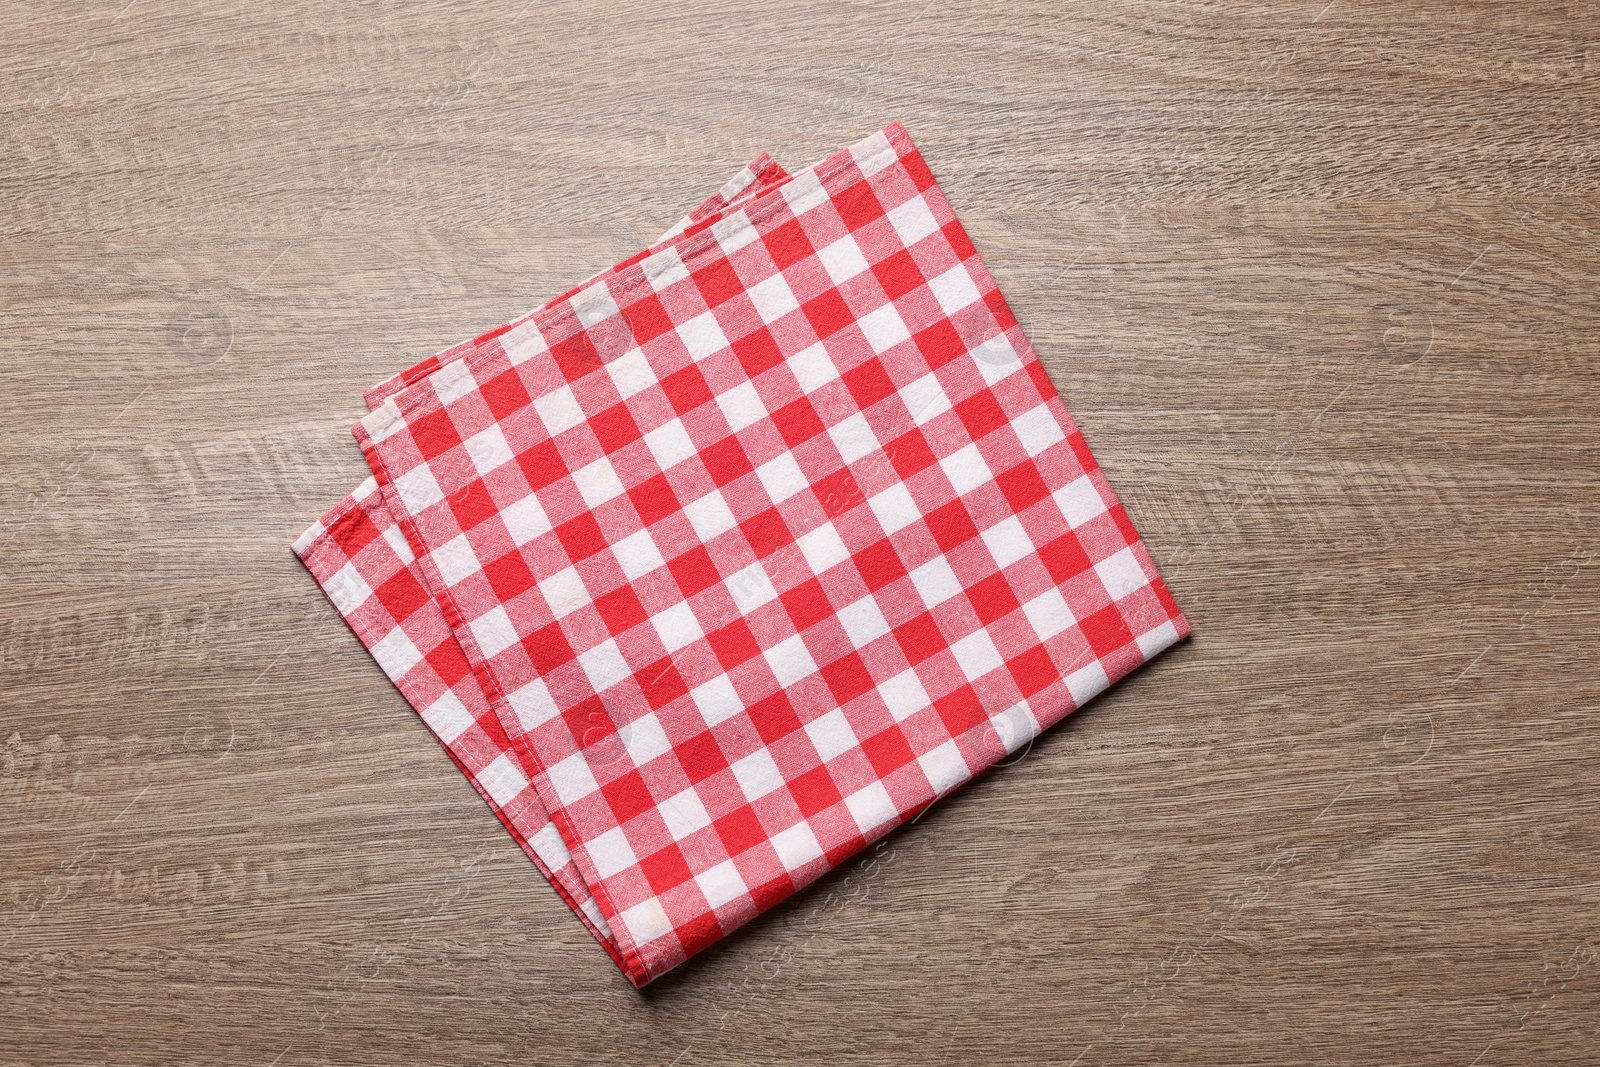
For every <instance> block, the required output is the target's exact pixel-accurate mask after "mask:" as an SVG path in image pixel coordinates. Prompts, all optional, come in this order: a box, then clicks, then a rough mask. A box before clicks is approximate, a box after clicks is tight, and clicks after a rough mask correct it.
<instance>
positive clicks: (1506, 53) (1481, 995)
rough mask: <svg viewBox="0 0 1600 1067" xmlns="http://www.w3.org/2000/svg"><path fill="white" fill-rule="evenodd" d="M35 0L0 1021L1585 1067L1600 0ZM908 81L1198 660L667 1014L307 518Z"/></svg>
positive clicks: (738, 947) (750, 944) (683, 1060)
mask: <svg viewBox="0 0 1600 1067" xmlns="http://www.w3.org/2000/svg"><path fill="white" fill-rule="evenodd" d="M5 9H6V14H5V20H4V22H5V26H6V36H7V38H8V47H7V48H6V49H4V50H3V52H0V105H3V107H4V109H5V113H6V118H5V121H4V124H3V136H0V204H3V207H4V213H3V217H0V226H3V228H4V243H3V245H0V257H3V265H4V270H3V272H0V359H3V360H4V383H5V388H4V390H3V391H0V453H3V455H4V478H3V479H0V515H3V518H4V526H3V528H0V575H3V579H4V581H3V583H0V739H3V740H4V746H5V747H4V757H3V759H4V762H3V765H0V771H3V777H0V820H3V824H4V827H5V830H4V833H3V834H0V1062H4V1063H17V1064H44V1063H80V1062H115V1063H129V1064H142V1063H152V1064H156V1063H160V1064H166V1063H200V1062H226V1063H230V1064H250V1063H259V1064H263V1065H265V1064H277V1065H281V1067H291V1065H294V1064H302V1063H324V1062H329V1063H331V1062H345V1063H348V1062H362V1063H372V1062H384V1063H397V1064H398V1063H429V1064H433V1063H445V1062H457V1061H461V1062H466V1061H471V1062H485V1063H487V1062H497V1063H498V1062H516V1063H539V1064H545V1063H549V1064H567V1063H573V1064H576V1063H592V1062H627V1063H641V1064H647V1063H660V1064H679V1065H689V1064H716V1063H729V1064H743V1063H749V1062H801V1061H809V1060H814V1059H826V1060H827V1061H828V1062H837V1063H873V1064H884V1063H905V1064H924V1063H926V1064H939V1063H944V1064H958V1063H970V1062H985V1063H988V1062H996V1063H1011V1062H1014V1063H1037V1062H1057V1063H1063V1064H1067V1063H1075V1064H1081V1065H1084V1067H1088V1065H1092V1064H1147V1063H1195V1064H1215V1063H1263V1064H1264V1063H1301V1062H1304V1063H1311V1062H1316V1063H1334V1064H1370V1063H1379V1062H1396V1063H1414V1064H1441V1065H1445V1064H1458V1065H1462V1067H1465V1065H1467V1064H1477V1065H1479V1067H1498V1065H1503V1064H1516V1063H1526V1064H1548V1063H1575V1062H1591V1063H1593V1062H1600V1053H1597V1052H1596V1049H1597V1048H1600V1044H1597V1040H1596V1029H1597V1019H1600V1016H1597V1011H1600V929H1597V925H1596V918H1597V909H1596V905H1597V903H1600V871H1597V861H1600V831H1597V827H1596V822H1595V818H1594V811H1595V805H1596V802H1597V800H1600V722H1597V719H1596V715H1595V711H1596V707H1597V704H1600V676H1597V673H1596V670H1595V650H1596V637H1597V629H1600V611H1597V608H1596V596H1595V594H1596V589H1597V582H1596V578H1597V575H1600V565H1597V564H1600V560H1597V553H1600V535H1597V532H1596V518H1597V515H1600V459H1597V455H1596V447H1595V438H1596V425H1597V418H1600V400H1597V397H1596V386H1597V384H1600V305H1597V301H1600V297H1597V287H1596V281H1597V278H1600V248H1597V245H1596V240H1595V231H1596V229H1597V228H1600V199H1597V196H1600V176H1597V174H1596V170H1595V162H1596V160H1595V155H1596V150H1597V147H1600V138H1597V133H1600V131H1597V124H1600V106H1597V104H1600V93H1597V90H1600V52H1597V50H1596V43H1595V42H1596V37H1597V33H1600V9H1597V8H1596V7H1594V6H1592V5H1585V4H1557V3H1540V2H1521V3H1515V4H1473V5H1461V4H1454V3H1443V2H1432V0H1425V2H1420V3H1414V4H1406V5H1390V4H1378V3H1358V2H1354V0H1332V2H1331V3H1330V2H1328V0H1310V2H1308V3H1298V2H1293V3H1291V2H1283V3H1278V2H1272V3H1256V4H1249V5H1232V4H1209V3H1181V4H1158V3H1148V2H1143V0H1126V2H1120V3H1118V2H1105V3H1094V4H1086V3H1068V4H1063V3H1051V2H1045V0H1039V2H1037V3H1008V4H1006V5H1004V6H1003V7H1000V6H996V5H993V4H957V3H949V2H945V3H924V2H923V0H911V2H907V3H890V2H878V3H869V4H861V5H849V6H841V5H833V4H825V3H820V2H814V0H789V2H787V3H783V4H770V5H760V4H749V3H738V4H735V3H731V2H728V0H709V2H703V3H693V4H689V3H685V4H674V5H662V6H657V7H652V8H640V9H635V10H625V9H622V8H608V7H603V6H601V5H593V4H588V3H578V2H576V0H562V2H558V3H551V4H546V3H543V2H541V0H535V2H533V3H530V4H527V6H525V7H524V6H522V0H515V2H513V3H511V4H509V5H502V6H497V7H479V6H470V5H463V6H462V7H459V8H457V7H454V6H450V5H445V4H442V3H436V2H429V3H416V4H406V5H392V4H360V5H352V6H349V7H348V8H342V9H337V10H330V9H329V8H328V7H327V6H325V5H320V4H319V5H313V4H298V5H267V4H254V3H252V4H245V3H240V2H223V3H215V4H206V5H192V4H180V3H175V2H167V0H133V2H131V3H130V2H127V0H109V2H95V3H90V4H60V3H18V2H15V0H7V2H6V3H5ZM895 118H898V119H901V120H903V121H904V122H905V123H906V124H907V126H908V127H909V128H910V130H911V132H912V134H913V135H914V136H915V137H916V138H917V140H918V142H919V144H920V145H921V147H922V148H923V151H924V153H925V155H926V156H927V158H928V160H929V162H930V164H931V165H932V167H933V168H934V170H935V172H936V173H937V174H938V175H939V177H940V179H941V181H942V182H943V184H944V186H945V189H946V192H947V193H948V194H949V196H950V198H951V200H952V201H953V203H954V204H955V205H956V208H957V210H958V211H960V212H961V214H962V217H963V220H964V221H965V223H966V224H967V227H968V229H969V230H970V231H971V233H972V234H973V236H974V239H975V240H976V241H977V243H978V245H979V247H980V249H981V250H982V252H983V253H984V255H985V257H986V258H987V260H988V262H989V264H990V266H991V268H992V269H993V271H994V273H995V274H996V276H997V277H998V279H999V281H1000V284H1001V285H1002V287H1003V288H1004V289H1005V291H1006V292H1007V294H1008V295H1009V297H1010V299H1011V301H1012V303H1013V305H1014V306H1015V308H1016V310H1017V312H1018V314H1019V316H1020V317H1021V318H1022V319H1023V322H1024V325H1025V326H1026V328H1027V329H1028V330H1029V331H1030V334H1031V336H1032V337H1033V339H1034V342H1035V344H1036V346H1037V347H1038V349H1039V350H1040V351H1041V352H1042V353H1043V354H1044V358H1045V359H1046V361H1047V363H1048V365H1049V367H1050V370H1051V373H1052V374H1053V376H1054V378H1055V380H1056V382H1057V383H1058V384H1059V385H1060V387H1061V389H1062V390H1063V393H1064V395H1065V397H1066V399H1067V403H1068V406H1069V408H1071V410H1072V411H1073V413H1074V415H1075V416H1076V417H1077V419H1078V421H1079V422H1080V423H1081V425H1082V426H1083V428H1084V431H1085V433H1086V435H1087V437H1088V438H1089V441H1090V443H1091V445H1092V446H1093V447H1094V449H1095V451H1096V453H1097V455H1098V456H1099V458H1100V460H1101V462H1102V464H1103V465H1104V466H1105V468H1106V469H1107V472H1108V474H1109V476H1110V478H1111V480H1112V483H1113V484H1114V485H1115V486H1116V488H1117V489H1118V490H1119V492H1120V493H1121V494H1122V496H1123V498H1124V500H1125V502H1126V503H1127V505H1128V507H1129V510H1130V512H1131V513H1132V514H1133V516H1134V518H1135V520H1136V521H1137V522H1138V523H1139V525H1140V527H1141V529H1142V531H1143V533H1144V535H1145V537H1146V539H1147V541H1148V543H1149V545H1150V548H1151V550H1152V552H1153V554H1154V555H1155V557H1156V558H1157V560H1158V562H1159V563H1160V564H1161V565H1162V566H1163V568H1164V570H1165V571H1166V572H1167V574H1168V575H1169V576H1170V580H1171V584H1172V586H1173V589H1174V592H1175V594H1176V596H1177V598H1178V600H1179V602H1180V603H1181V604H1182V605H1183V607H1184V608H1185V609H1186V611H1187V612H1188V614H1189V617H1190V619H1191V620H1192V621H1193V623H1194V625H1195V630H1196V636H1195V638H1194V640H1193V641H1191V642H1190V643H1188V644H1186V645H1184V646H1183V647H1181V648H1180V649H1178V650H1176V651H1174V652H1173V653H1170V654H1168V655H1167V656H1165V657H1163V658H1162V659H1161V660H1160V661H1159V662H1158V663H1157V664H1155V665H1154V666H1152V667H1151V668H1148V669H1146V670H1144V671H1142V672H1140V673H1139V674H1138V675H1136V676H1135V677H1133V678H1131V679H1129V680H1128V681H1127V682H1126V683H1125V684H1124V685H1122V686H1120V687H1118V688H1117V690H1116V691H1115V692H1113V693H1111V694H1109V695H1107V696H1106V697H1105V698H1103V699H1102V700H1101V701H1099V702H1098V703H1097V704H1096V705H1095V706H1094V707H1093V708H1092V709H1090V710H1088V711H1086V712H1085V713H1084V714H1082V715H1080V716H1078V717H1076V718H1074V719H1073V720H1070V721H1069V722H1068V723H1066V724H1064V725H1063V727H1062V728H1060V729H1058V730H1056V731H1054V732H1053V733H1052V734H1050V735H1048V736H1047V737H1045V738H1044V739H1042V740H1041V741H1040V742H1038V743H1037V744H1036V745H1035V746H1034V747H1033V749H1032V750H1031V751H1030V752H1029V753H1028V754H1027V755H1026V757H1025V758H1022V759H1020V760H1019V761H1018V762H1016V764H1015V765H1013V766H1010V767H1007V768H1006V769H1004V770H1003V771H999V772H997V773H994V774H992V775H990V776H988V777H986V778H984V779H983V780H981V781H979V782H977V783H975V784H974V785H973V786H972V787H971V788H969V789H967V790H965V791H964V792H963V793H961V794H960V795H958V796H957V797H955V798H953V799H952V800H951V801H950V802H948V803H946V804H944V805H942V806H941V807H940V808H939V809H936V810H935V811H934V812H932V813H931V814H929V815H928V816H927V817H926V818H924V819H923V820H922V821H921V822H920V823H918V824H917V825H916V826H914V827H912V828H910V829H909V830H907V831H906V832H903V833H900V834H898V835H896V836H894V837H892V838H891V839H890V840H889V842H888V844H887V846H886V847H885V848H884V849H883V850H882V851H880V852H879V853H877V854H876V855H874V856H868V857H866V858H864V859H863V860H862V861H861V862H858V863H856V864H854V865H852V866H850V867H848V868H846V869H844V870H843V871H841V872H838V873H836V875H834V876H833V877H832V878H830V879H829V880H828V881H826V882H825V883H823V884H821V885H819V886H817V887H814V888H813V889H812V890H811V891H809V892H807V893H805V894H804V895H802V896H800V897H799V898H797V899H796V900H795V901H793V903H792V904H789V905H786V906H784V907H781V908H779V909H778V910H777V911H775V912H774V913H771V914H769V915H768V916H765V917H764V918H762V919H761V920H759V921H758V922H756V923H755V924H753V925H752V926H751V927H749V928H748V929H747V930H745V931H743V932H742V933H740V934H739V935H737V936H735V937H733V938H731V939H729V940H728V941H727V942H725V943H724V944H722V945H720V946H718V947H717V948H715V949H713V950H711V951H709V952H707V953H706V954H705V955H704V956H703V957H702V958H701V959H699V960H698V961H697V962H695V963H693V964H691V965H690V966H688V967H685V968H682V969H680V970H679V971H677V972H674V973H673V974H672V975H670V976H668V977H667V978H666V979H664V980H662V981H661V982H660V983H658V985H656V986H655V987H652V988H651V989H650V990H649V991H647V992H645V993H644V994H639V993H636V992H634V991H633V990H631V989H630V988H628V987H627V985H626V983H625V982H624V981H623V980H622V978H621V977H620V976H619V974H618V973H617V972H616V970H615V968H614V967H613V966H612V964H611V963H610V962H609V960H607V958H606V957H605V955H604V954H603V953H602V952H601V951H600V950H599V949H598V948H597V947H596V946H595V945H594V943H593V942H592V940H591V939H590V938H589V936H588V935H587V934H586V933H585V932H584V931H583V929H582V928H581V927H580V925H579V924H578V923H577V922H575V921H574V920H573V919H572V917H571V915H570V914H568V913H567V910H566V908H565V907H564V906H563V905H562V904H561V903H560V902H559V901H558V900H557V898H556V896H555V894H554V893H553V892H552V891H551V890H550V889H549V887H548V886H547V885H546V884H545V883H544V882H543V881H542V879H540V877H539V876H538V874H537V873H536V872H535V870H534V869H533V867H532V866H531V865H530V864H529V863H528V861H527V860H526V859H525V858H524V857H523V856H522V855H521V854H520V853H519V852H518V851H517V849H516V848H515V847H514V846H513V844H512V842H511V841H510V840H509V838H508V837H507V836H506V835H505V833H504V831H502V830H501V829H500V828H499V826H498V825H497V824H496V823H495V821H494V820H493V819H492V818H491V817H490V816H489V815H488V813H487V812H486V810H485V809H484V807H483V805H482V803H481V802H480V801H479V800H478V799H477V797H476V796H475V795H474V794H473V793H472V791H471V789H470V788H469V787H468V785H467V783H466V782H465V781H463V780H462V778H461V776H460V775H459V774H458V772H457V771H456V770H455V769H454V768H453V767H452V766H451V765H450V764H449V762H448V761H447V760H446V759H445V758H444V756H443V755H442V754H441V752H440V750H439V748H438V746H437V744H435V742H434V741H433V740H431V739H430V737H429V736H428V735H427V733H426V731H425V730H424V728H423V727H422V725H421V724H420V723H419V722H418V721H417V720H416V718H415V716H413V715H412V714H411V712H410V711H409V710H408V709H407V707H406V705H405V704H404V702H403V701H402V700H401V699H400V698H399V697H398V696H397V694H396V693H395V692H394V690H393V689H392V688H391V687H390V686H389V685H388V683H387V682H386V681H385V680H384V679H383V677H382V676H381V674H380V673H379V672H378V670H377V669H376V668H375V667H374V666H373V664H372V662H371V661H370V659H369V658H368V657H367V656H366V655H365V654H364V653H363V652H362V650H361V649H360V647H359V645H358V643H357V642H356V640H355V639H354V638H353V637H351V636H350V635H349V634H348V633H347V632H346V631H345V630H344V629H343V627H342V626H341V625H340V624H339V622H338V621H337V619H336V618H335V616H334V614H333V612H332V611H331V610H329V608H328V606H327V605H326V603H325V602H324V601H323V599H322V596H321V594H320V593H319V592H318V591H317V589H316V587H315V586H314V584H313V583H312V582H311V581H310V580H309V578H308V577H307V576H306V575H305V574H304V573H303V571H302V570H301V568H300V566H299V564H298V563H297V562H296V561H295V560H294V559H293V557H292V556H291V555H290V553H289V550H288V547H287V543H288V541H289V540H290V539H291V538H292V537H293V536H294V535H295V534H296V533H298V532H299V530H301V529H302V528H303V527H304V526H305V525H306V524H307V523H308V521H309V520H311V519H312V518H314V517H315V516H316V515H318V514H320V512H321V511H322V509H323V508H324V507H325V506H327V505H328V504H330V503H331V502H333V501H335V500H337V499H338V498H339V497H340V496H342V495H343V494H344V493H345V492H347V491H348V490H349V489H350V488H351V487H352V486H353V485H354V484H355V483H356V482H357V481H359V480H360V478H361V477H362V476H363V474H364V473H365V472H364V468H363V465H362V462H361V458H360V456H359V454H358V452H357V450H356V449H355V448H354V446H353V444H352V442H351V440H350V438H349V436H348V433H347V427H348V425H349V423H350V422H351V421H352V420H353V419H354V418H355V417H356V416H357V415H358V414H359V412H360V393H361V390H362V389H363V388H364V387H365V386H366V385H368V384H369V383H371V382H373V381H375V380H377V379H379V378H381V377H384V376H386V375H387V374H389V373H391V372H392V371H394V370H396V369H397V368H399V367H402V366H404V365H407V364H408V363H410V362H411V361H413V360H414V359H416V358H418V357H420V356H422V355H424V354H427V353H429V352H432V351H434V350H436V349H438V348H440V347H442V346H444V345H446V344H449V343H452V342H454V341H456V340H459V339H460V338H462V337H465V336H470V335H472V334H474V333H476V332H477V331H478V330H480V329H482V328H483V327H485V326H487V325H490V324H493V323H495V322H499V321H501V320H502V319H504V318H506V317H508V316H510V315H512V314H515V313H517V312H519V311H521V310H523V309H524V308H526V307H528V306H530V305H532V304H533V303H536V302H537V301H539V300H541V299H543V298H544V297H545V296H547V295H548V294H551V293H554V292H557V291H560V290H561V289H562V288H564V287H565V285H566V284H567V283H569V282H570V281H571V280H573V279H575V278H578V277H581V276H584V275H586V274H587V273H589V272H591V271H593V270H595V269H598V268H600V267H603V266H605V265H606V264H608V263H611V262H613V261H614V260H617V259H620V258H622V257H623V256H625V255H628V254H629V253H631V252H632V251H634V250H635V249H636V248H637V247H638V246H639V245H640V244H641V243H642V242H643V241H644V240H646V239H648V238H649V237H650V236H651V235H652V234H653V233H654V232H655V231H656V230H658V229H659V228H660V227H661V226H662V225H663V224H665V223H666V222H668V221H670V220H671V219H673V218H675V217H676V216H677V215H678V214H679V213H681V211H682V210H683V209H684V208H685V207H687V206H688V205H689V204H691V203H693V202H694V201H696V200H697V199H698V198H699V196H700V195H701V194H702V193H703V192H704V191H705V190H707V189H709V188H710V187H712V186H713V185H715V184H716V183H718V182H720V181H721V180H722V179H723V178H724V177H725V176H726V175H727V174H728V173H731V172H732V170H734V169H735V168H736V167H738V166H739V165H740V164H742V163H743V162H744V161H745V160H746V159H748V158H749V157H750V156H752V155H754V154H755V153H756V152H757V151H759V150H761V149H768V150H771V151H772V152H773V153H774V154H775V155H776V156H777V157H778V158H779V159H780V160H781V161H783V162H784V163H785V164H786V165H790V166H803V165H805V164H806V163H809V162H811V161H812V160H814V159H816V158H819V157H820V156H822V155H824V154H825V153H827V152H829V151H831V150H833V149H835V148H837V147H839V146H840V145H843V144H847V143H849V142H851V141H852V140H854V139H856V138H858V137H860V136H862V135H863V134H865V133H867V132H869V131H871V130H874V129H876V128H878V127H879V126H881V125H883V124H884V123H885V122H887V121H889V120H891V119H895Z"/></svg>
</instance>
